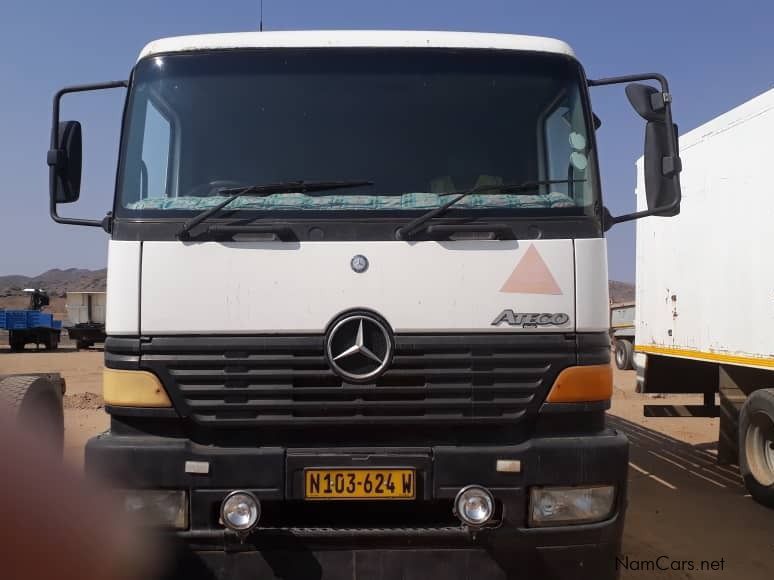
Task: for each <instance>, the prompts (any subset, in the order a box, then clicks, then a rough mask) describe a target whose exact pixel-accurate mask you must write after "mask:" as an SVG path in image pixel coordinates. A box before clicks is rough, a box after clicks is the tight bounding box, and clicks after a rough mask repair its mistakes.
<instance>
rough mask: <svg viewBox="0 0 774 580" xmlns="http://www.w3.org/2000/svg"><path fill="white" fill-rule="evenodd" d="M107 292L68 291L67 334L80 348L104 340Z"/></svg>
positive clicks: (66, 306)
mask: <svg viewBox="0 0 774 580" xmlns="http://www.w3.org/2000/svg"><path fill="white" fill-rule="evenodd" d="M106 306H107V293H106V292H89V291H68V292H67V303H66V304H65V309H66V310H67V318H68V321H69V323H70V324H69V325H68V327H67V334H68V336H69V337H70V340H73V341H75V346H76V348H78V349H84V348H89V347H90V346H93V345H94V344H95V343H98V342H104V341H105V338H106V335H105V307H106Z"/></svg>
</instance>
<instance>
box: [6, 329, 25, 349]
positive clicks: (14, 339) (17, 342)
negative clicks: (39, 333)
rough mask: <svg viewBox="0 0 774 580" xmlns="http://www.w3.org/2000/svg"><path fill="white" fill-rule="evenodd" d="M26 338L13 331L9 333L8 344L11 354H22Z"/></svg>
mask: <svg viewBox="0 0 774 580" xmlns="http://www.w3.org/2000/svg"><path fill="white" fill-rule="evenodd" d="M25 342H26V341H25V336H24V335H23V334H22V333H20V332H14V331H11V332H9V333H8V344H9V345H10V347H11V352H21V351H23V350H24V344H25Z"/></svg>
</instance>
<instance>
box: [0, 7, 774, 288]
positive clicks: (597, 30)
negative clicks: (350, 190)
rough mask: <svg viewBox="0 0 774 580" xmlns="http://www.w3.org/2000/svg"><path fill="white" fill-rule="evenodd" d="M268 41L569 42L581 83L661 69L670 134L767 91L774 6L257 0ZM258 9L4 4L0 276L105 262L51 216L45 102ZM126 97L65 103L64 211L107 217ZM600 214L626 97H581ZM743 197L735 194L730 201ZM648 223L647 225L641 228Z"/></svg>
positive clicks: (630, 172) (98, 235) (100, 251)
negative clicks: (509, 38) (484, 35)
mask: <svg viewBox="0 0 774 580" xmlns="http://www.w3.org/2000/svg"><path fill="white" fill-rule="evenodd" d="M264 20H265V28H266V29H267V30H271V29H315V28H317V29H319V28H378V29H385V28H386V29H396V28H399V29H424V30H427V29H435V30H473V31H485V32H505V33H523V34H537V35H546V36H554V37H557V38H561V39H563V40H566V41H568V42H569V43H570V44H571V45H572V46H573V47H574V48H575V50H576V52H577V54H578V56H579V58H580V59H581V61H582V62H583V63H584V66H585V67H586V71H587V73H588V75H589V77H592V78H593V77H602V76H610V75H617V74H628V73H635V72H650V71H658V72H662V73H664V74H666V75H667V77H668V78H669V79H670V82H671V83H672V90H673V93H674V95H675V103H674V110H675V118H676V120H677V122H678V124H679V125H680V127H681V130H683V131H684V130H687V129H690V128H692V127H695V126H697V125H699V124H701V123H703V122H705V121H706V120H708V119H710V118H712V117H714V116H716V115H717V114H719V113H721V112H723V111H726V110H728V109H730V108H732V107H734V106H736V105H738V104H740V103H742V102H743V101H745V100H747V99H749V98H751V97H753V96H755V95H757V94H760V93H761V92H764V91H766V90H768V89H769V88H771V86H772V78H773V77H774V68H772V66H771V57H772V55H774V35H772V34H771V22H772V21H774V3H767V2H760V1H750V0H737V1H736V2H734V3H727V2H712V1H707V0H681V1H679V2H666V3H653V2H651V3H636V4H635V3H632V2H626V1H622V0H587V1H585V2H578V1H577V0H576V1H566V0H553V1H548V0H542V1H537V0H536V1H527V0H477V1H467V2H460V1H458V0H432V1H430V0H411V1H409V0H391V1H390V2H373V1H369V0H327V1H322V0H265V4H264ZM257 27H258V0H230V1H222V2H213V1H212V0H209V1H205V0H185V1H182V0H175V1H173V0H164V1H160V0H153V1H152V0H132V1H123V2H116V1H109V0H107V1H106V0H70V2H66V3H65V2H61V1H57V2H54V1H50V0H49V1H43V0H37V1H36V0H28V1H26V2H22V1H20V0H8V1H7V2H5V3H4V6H3V17H2V21H0V55H2V56H0V79H2V80H0V127H2V134H3V139H2V142H0V175H2V180H1V181H0V184H1V185H0V200H2V204H1V205H0V275H3V274H11V273H16V274H29V275H34V274H37V273H40V272H42V271H43V270H46V269H48V268H53V267H61V268H65V267H88V268H99V267H103V266H104V265H105V261H106V248H107V237H106V235H105V234H104V233H103V232H102V231H101V230H97V229H95V228H78V227H72V226H59V225H56V224H54V223H53V222H52V221H51V220H50V219H49V217H48V177H47V170H46V166H45V161H44V159H45V151H46V150H47V148H48V138H49V122H50V109H51V96H52V95H53V93H54V92H55V91H56V90H57V89H58V88H60V87H61V86H64V85H67V84H77V83H86V82H94V81H103V80H113V79H123V78H126V77H127V76H128V74H129V70H130V68H131V67H132V65H133V63H134V61H135V59H136V57H137V54H138V53H139V51H140V49H141V48H142V47H143V46H144V45H145V43H147V42H148V41H150V40H153V39H155V38H159V37H163V36H173V35H180V34H195V33H203V32H232V31H242V30H250V29H257ZM122 99H123V95H122V94H121V92H120V91H116V92H115V93H114V94H113V95H107V94H101V95H99V96H87V97H83V98H80V99H77V100H76V99H75V98H71V99H70V100H69V101H68V104H67V105H66V106H65V108H64V111H63V114H64V117H65V118H77V119H79V120H81V121H82V123H83V126H84V127H83V128H84V157H85V160H84V178H83V189H82V193H81V201H80V202H79V203H78V204H73V206H70V207H65V208H64V209H65V211H64V212H63V213H67V214H69V215H77V216H78V217H102V216H103V215H104V213H105V210H107V209H108V208H109V207H110V205H111V196H112V191H113V181H114V176H115V163H116V143H117V139H118V128H119V123H120V112H121V106H122V102H123V101H122ZM592 102H593V103H594V109H595V111H596V113H597V114H598V115H599V116H600V117H601V118H602V120H603V127H602V128H601V129H600V131H599V134H598V138H599V143H600V149H601V152H600V158H601V169H602V177H603V188H604V189H603V191H604V196H605V204H606V205H607V206H608V207H609V208H610V210H611V212H612V213H614V214H617V213H623V212H625V211H628V210H631V209H632V208H633V207H634V194H633V189H634V182H635V175H634V161H635V159H636V158H637V157H638V156H639V155H640V152H641V149H642V138H643V127H642V124H641V122H640V120H639V119H638V118H637V117H636V116H635V115H634V113H633V112H632V111H631V110H630V109H629V107H628V103H627V102H626V100H625V97H624V95H623V91H622V90H621V89H616V88H598V89H594V90H593V92H592ZM739 194H740V196H741V195H744V192H739ZM651 219H656V218H651ZM608 245H609V253H610V274H611V278H614V279H618V280H629V281H631V280H633V279H634V226H633V225H631V224H628V225H620V226H616V227H615V228H613V230H611V232H609V236H608Z"/></svg>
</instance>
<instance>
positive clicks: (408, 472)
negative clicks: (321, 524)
mask: <svg viewBox="0 0 774 580" xmlns="http://www.w3.org/2000/svg"><path fill="white" fill-rule="evenodd" d="M304 489H305V492H304V497H305V498H306V499H314V500H319V499H414V498H415V497H416V495H417V490H416V474H415V473H414V470H413V469H307V470H306V471H305V472H304Z"/></svg>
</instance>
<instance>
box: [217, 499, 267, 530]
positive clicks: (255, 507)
mask: <svg viewBox="0 0 774 580" xmlns="http://www.w3.org/2000/svg"><path fill="white" fill-rule="evenodd" d="M260 517H261V503H260V502H259V501H258V499H257V498H256V497H255V496H254V495H253V494H252V493H250V492H249V491H232V492H231V493H230V494H228V495H227V496H226V499H224V500H223V503H222V504H221V506H220V519H221V520H223V525H224V526H226V527H227V528H229V529H231V530H234V531H236V532H247V531H249V530H251V529H252V528H253V527H255V524H257V523H258V518H260Z"/></svg>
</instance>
